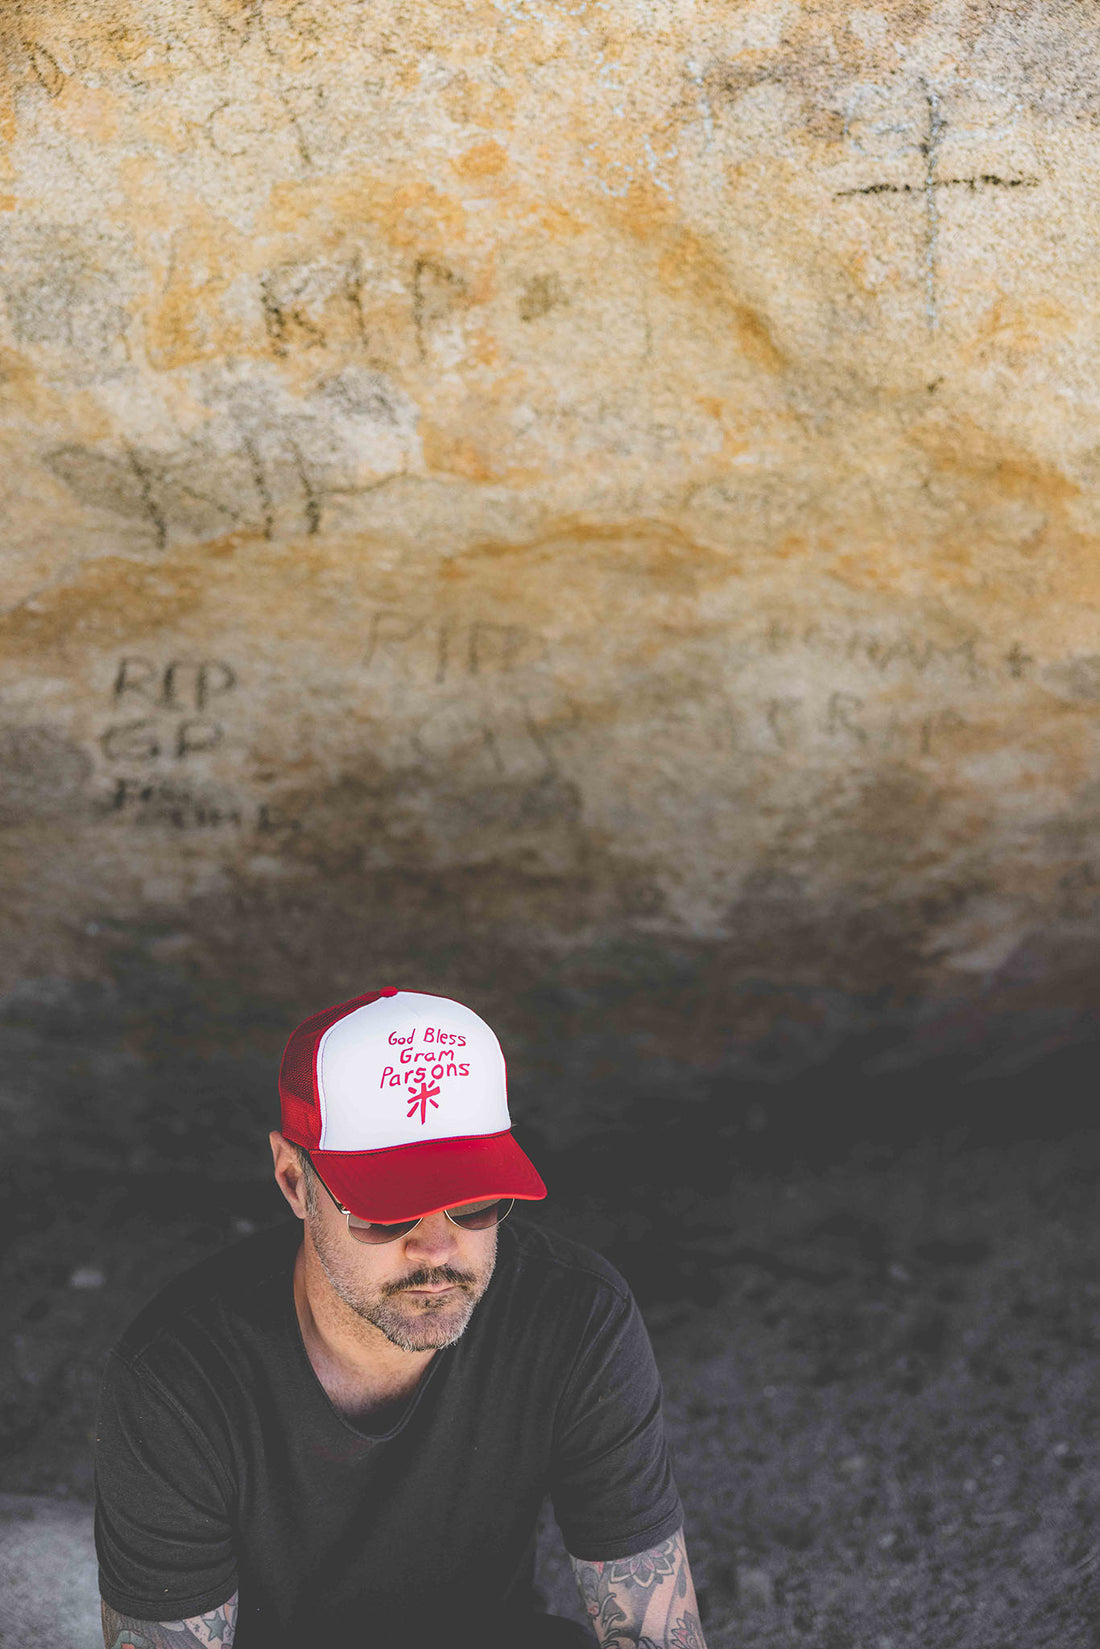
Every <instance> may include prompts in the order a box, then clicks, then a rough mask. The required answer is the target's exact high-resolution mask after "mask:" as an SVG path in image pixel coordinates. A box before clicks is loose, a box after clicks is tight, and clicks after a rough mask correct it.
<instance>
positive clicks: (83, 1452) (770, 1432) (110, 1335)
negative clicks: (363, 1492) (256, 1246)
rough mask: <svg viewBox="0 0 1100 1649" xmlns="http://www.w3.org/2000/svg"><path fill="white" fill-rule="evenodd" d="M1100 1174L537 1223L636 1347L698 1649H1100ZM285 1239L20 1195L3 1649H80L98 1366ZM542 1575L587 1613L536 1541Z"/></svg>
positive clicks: (11, 1310)
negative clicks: (263, 1244) (169, 1291)
mask: <svg viewBox="0 0 1100 1649" xmlns="http://www.w3.org/2000/svg"><path fill="white" fill-rule="evenodd" d="M1098 1163H1100V1133H1097V1132H1091V1133H1082V1134H1078V1135H1076V1136H1074V1137H1073V1138H1069V1139H1063V1140H1062V1141H1054V1142H1045V1143H1044V1142H1037V1141H1034V1140H1032V1141H1022V1142H1018V1143H1016V1144H1004V1143H1002V1144H1000V1145H993V1146H986V1147H973V1148H965V1147H959V1148H956V1149H954V1150H950V1151H948V1150H945V1149H944V1148H943V1147H942V1146H938V1145H934V1144H915V1145H910V1146H909V1147H907V1148H905V1149H904V1150H897V1151H890V1150H886V1149H883V1148H881V1147H880V1148H877V1149H872V1148H871V1147H867V1148H865V1149H862V1150H860V1149H856V1150H853V1151H852V1152H850V1153H849V1154H848V1156H847V1157H846V1158H845V1159H844V1160H842V1161H839V1162H836V1163H833V1164H831V1165H818V1166H816V1167H813V1166H807V1165H801V1166H788V1167H783V1168H774V1167H773V1168H770V1169H769V1168H762V1167H760V1166H756V1167H754V1168H753V1169H751V1170H749V1169H747V1168H745V1169H743V1170H738V1169H736V1168H734V1169H733V1170H732V1172H731V1173H730V1174H729V1175H727V1176H725V1178H724V1182H723V1184H722V1186H721V1188H720V1189H719V1190H714V1189H708V1190H700V1188H699V1187H698V1186H697V1185H693V1186H691V1187H686V1186H683V1185H680V1186H677V1185H675V1184H665V1185H664V1187H663V1190H662V1193H661V1195H660V1196H659V1197H657V1196H655V1195H654V1193H653V1188H652V1186H651V1185H650V1184H648V1183H645V1184H635V1185H633V1186H627V1187H626V1188H625V1189H623V1190H621V1191H620V1192H618V1193H616V1194H614V1195H611V1194H606V1193H605V1194H602V1195H594V1194H592V1189H591V1185H589V1186H587V1187H585V1186H582V1185H580V1184H579V1183H578V1184H575V1185H574V1186H573V1187H572V1191H571V1194H570V1195H565V1196H561V1197H559V1198H558V1199H557V1201H556V1202H554V1203H553V1204H547V1205H546V1207H545V1209H544V1210H543V1211H542V1217H543V1218H545V1219H546V1221H547V1223H549V1224H553V1225H560V1226H561V1228H563V1229H569V1230H571V1231H573V1232H574V1233H575V1234H577V1235H579V1236H580V1237H581V1238H582V1240H585V1241H588V1242H590V1243H591V1244H592V1245H593V1246H595V1247H597V1248H600V1249H602V1251H603V1252H605V1253H607V1254H608V1255H609V1256H610V1257H611V1258H613V1259H614V1260H615V1261H616V1263H618V1264H619V1265H620V1266H621V1267H622V1268H623V1270H624V1271H625V1273H626V1275H627V1276H628V1277H629V1278H630V1281H631V1283H632V1284H633V1286H634V1288H635V1290H636V1292H637V1294H638V1297H639V1300H640V1302H641V1304H642V1307H643V1310H644V1312H645V1315H646V1318H647V1321H648V1322H649V1325H650V1329H651V1333H652V1336H653V1341H654V1345H655V1348H656V1351H657V1356H658V1361H659V1363H660V1366H661V1370H662V1375H663V1378H664V1382H665V1394H666V1415H667V1422H668V1429H669V1435H670V1438H671V1442H672V1447H673V1451H674V1458H675V1463H676V1470H677V1477H678V1480H679V1483H680V1488H681V1494H682V1497H683V1500H684V1504H685V1508H686V1517H687V1535H688V1545H689V1551H690V1553H691V1557H692V1563H693V1568H694V1571H695V1577H696V1582H697V1586H698V1589H699V1593H700V1599H701V1603H702V1607H703V1615H704V1621H705V1623H706V1628H707V1642H708V1644H709V1646H710V1649H780V1646H783V1649H789V1646H791V1645H795V1644H797V1645H804V1646H806V1649H811V1646H812V1649H918V1646H920V1649H1041V1646H1047V1645H1050V1646H1052V1649H1053V1646H1055V1645H1057V1646H1058V1649H1094V1646H1095V1645H1096V1644H1097V1643H1100V1626H1098V1622H1100V1523H1098V1516H1097V1514H1098V1511H1100V1460H1098V1456H1097V1450H1096V1442H1097V1430H1098V1421H1100V1375H1098V1364H1097V1356H1096V1348H1097V1325H1098V1312H1100V1263H1098V1262H1100V1234H1098V1229H1097V1220H1096V1214H1097V1185H1098V1175H1097V1168H1098ZM627 1178H628V1179H629V1176H627ZM278 1211H279V1209H278V1203H277V1201H274V1200H273V1194H272V1192H271V1191H270V1189H269V1188H268V1187H267V1186H266V1185H263V1184H260V1183H252V1182H249V1183H247V1184H231V1185H226V1184H217V1183H215V1182H203V1183H196V1181H195V1179H194V1176H181V1177H180V1178H179V1179H175V1178H173V1176H170V1175H168V1176H160V1177H159V1178H157V1179H155V1180H154V1179H151V1178H150V1177H149V1176H141V1177H130V1176H118V1175H116V1176H112V1175H110V1174H107V1173H104V1174H102V1175H97V1176H91V1177H89V1176H87V1175H80V1176H78V1175H73V1176H70V1177H68V1178H66V1177H65V1176H60V1177H59V1176H50V1177H49V1178H47V1177H46V1176H45V1175H44V1173H43V1174H41V1175H36V1174H35V1173H34V1172H31V1173H30V1174H23V1175H21V1176H20V1177H19V1181H18V1183H17V1184H16V1185H13V1187H12V1188H11V1191H10V1193H9V1195H8V1197H7V1199H6V1219H7V1222H8V1242H7V1246H6V1251H5V1255H4V1260H3V1287H4V1300H5V1315H6V1325H5V1340H6V1344H7V1350H8V1359H7V1362H6V1366H5V1368H4V1370H3V1373H2V1375H0V1381H2V1383H0V1404H2V1408H0V1419H2V1424H3V1434H4V1467H3V1478H2V1486H3V1490H4V1495H3V1497H2V1498H0V1583H2V1586H3V1592H4V1597H5V1603H4V1609H3V1619H2V1621H0V1644H5V1645H6V1644H8V1643H11V1644H16V1643H18V1644H20V1645H22V1644H23V1643H25V1642H27V1641H30V1640H31V1638H32V1634H33V1636H34V1638H36V1639H37V1640H38V1641H48V1642H50V1643H51V1644H55V1645H56V1646H57V1649H77V1646H78V1645H81V1646H83V1645H85V1644H89V1643H94V1642H96V1641H98V1635H97V1633H96V1630H95V1627H94V1622H95V1618H96V1610H95V1599H94V1590H93V1588H94V1566H93V1561H92V1553H91V1545H90V1502H91V1458H90V1436H91V1427H92V1414H93V1405H94V1399H95V1390H96V1385H97V1380H98V1373H99V1368H100V1365H101V1361H102V1357H103V1354H104V1352H105V1350H106V1348H107V1346H108V1345H109V1344H110V1343H111V1341H112V1340H113V1339H114V1337H115V1335H116V1334H117V1333H118V1332H119V1330H120V1329H121V1328H122V1326H123V1325H124V1323H125V1322H126V1321H127V1320H128V1318H129V1317H130V1316H131V1315H132V1313H133V1311H134V1310H135V1309H136V1308H137V1306H138V1305H139V1304H140V1303H141V1301H142V1300H143V1299H144V1298H146V1297H147V1296H148V1295H149V1294H150V1293H152V1292H154V1291H155V1289H156V1288H157V1287H159V1286H160V1284H161V1283H162V1282H163V1281H164V1280H166V1279H167V1278H168V1277H169V1276H171V1275H172V1274H174V1273H175V1272H176V1271H178V1270H181V1269H183V1267H184V1266H186V1265H187V1264H190V1263H191V1262H192V1261H193V1260H195V1259H197V1258H199V1257H200V1256H201V1255H202V1254H203V1253H207V1252H210V1251H211V1250H212V1249H216V1248H218V1247H221V1246H223V1245H224V1244H225V1243H226V1242H228V1241H231V1240H232V1239H233V1237H234V1236H235V1235H237V1234H239V1233H240V1232H242V1231H243V1230H246V1229H248V1228H250V1227H254V1226H255V1225H256V1224H258V1223H263V1222H265V1221H266V1220H269V1219H273V1218H275V1217H277V1216H278ZM542 1551H543V1572H544V1579H545V1583H546V1585H547V1587H548V1590H549V1592H550V1595H551V1597H552V1599H553V1601H554V1604H555V1607H558V1608H560V1609H562V1610H563V1611H564V1610H566V1609H568V1610H569V1612H571V1613H573V1612H575V1609H574V1606H573V1604H572V1593H571V1579H570V1576H569V1572H568V1569H567V1565H566V1563H565V1559H564V1554H563V1553H562V1552H561V1549H560V1543H559V1542H557V1541H556V1540H555V1535H554V1531H553V1529H552V1528H551V1527H549V1526H547V1528H546V1530H545V1533H544V1538H543V1543H542ZM59 1577H60V1579H59ZM89 1634H91V1635H89Z"/></svg>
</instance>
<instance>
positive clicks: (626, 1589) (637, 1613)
mask: <svg viewBox="0 0 1100 1649" xmlns="http://www.w3.org/2000/svg"><path fill="white" fill-rule="evenodd" d="M569 1561H570V1562H571V1563H572V1565H573V1572H574V1574H575V1575H576V1577H577V1586H578V1588H579V1590H580V1594H581V1601H582V1603H583V1604H584V1606H585V1609H586V1610H587V1611H588V1619H589V1623H590V1624H591V1626H592V1630H593V1631H594V1632H595V1634H596V1637H597V1639H598V1640H599V1643H600V1649H707V1646H706V1644H705V1643H704V1641H703V1631H702V1627H701V1625H700V1623H699V1605H698V1603H697V1602H696V1599H695V1587H694V1585H693V1583H692V1579H691V1568H690V1566H689V1564H688V1559H687V1552H686V1550H685V1549H684V1531H683V1529H682V1528H681V1529H677V1531H676V1533H675V1534H674V1535H671V1536H670V1537H669V1539H668V1540H665V1541H662V1543H661V1545H660V1546H653V1547H651V1548H650V1550H649V1551H647V1552H639V1553H638V1554H637V1556H635V1557H620V1558H613V1559H611V1560H609V1561H608V1562H606V1563H591V1562H589V1561H588V1560H587V1559H585V1558H579V1557H570V1559H569Z"/></svg>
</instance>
